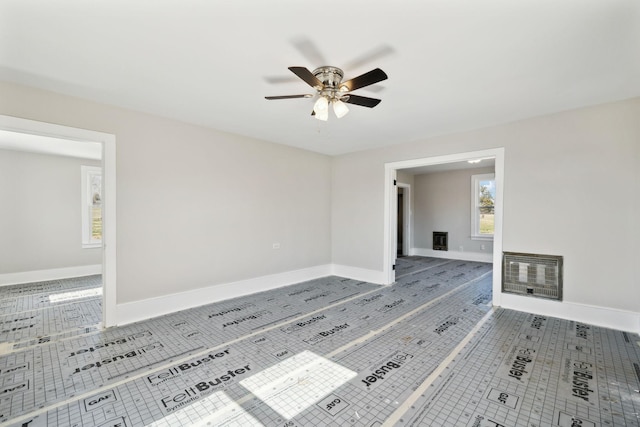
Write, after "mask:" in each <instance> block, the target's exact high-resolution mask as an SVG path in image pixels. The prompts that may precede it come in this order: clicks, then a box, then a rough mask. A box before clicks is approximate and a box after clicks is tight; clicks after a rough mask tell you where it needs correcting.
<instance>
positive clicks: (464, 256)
mask: <svg viewBox="0 0 640 427" xmlns="http://www.w3.org/2000/svg"><path fill="white" fill-rule="evenodd" d="M410 254H411V255H418V256H428V257H433V258H445V259H457V260H461V261H477V262H493V255H492V254H490V253H487V252H459V251H434V250H433V249H425V248H411V252H410Z"/></svg>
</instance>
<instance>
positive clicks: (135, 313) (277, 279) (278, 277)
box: [116, 264, 332, 326]
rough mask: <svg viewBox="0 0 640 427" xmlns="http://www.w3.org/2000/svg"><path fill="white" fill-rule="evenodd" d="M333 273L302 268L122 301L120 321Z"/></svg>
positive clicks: (327, 267) (328, 268)
mask: <svg viewBox="0 0 640 427" xmlns="http://www.w3.org/2000/svg"><path fill="white" fill-rule="evenodd" d="M331 272H332V268H331V265H330V264H325V265H319V266H316V267H310V268H304V269H301V270H294V271H287V272H284V273H278V274H271V275H268V276H261V277H256V278H253V279H247V280H239V281H237V282H231V283H223V284H220V285H214V286H208V287H206V288H200V289H194V290H192V291H187V292H180V293H177V294H171V295H165V296H162V297H158V298H150V299H145V300H142V301H134V302H130V303H126V304H118V305H117V306H116V324H117V325H119V326H122V325H126V324H128V323H133V322H138V321H140V320H145V319H148V318H151V317H157V316H162V315H164V314H169V313H173V312H176V311H180V310H186V309H188V308H193V307H198V306H201V305H205V304H211V303H214V302H219V301H223V300H227V299H231V298H236V297H240V296H243V295H249V294H254V293H256V292H262V291H267V290H270V289H276V288H280V287H282V286H287V285H292V284H294V283H300V282H305V281H307V280H313V279H317V278H320V277H326V276H330V275H331V274H332V273H331Z"/></svg>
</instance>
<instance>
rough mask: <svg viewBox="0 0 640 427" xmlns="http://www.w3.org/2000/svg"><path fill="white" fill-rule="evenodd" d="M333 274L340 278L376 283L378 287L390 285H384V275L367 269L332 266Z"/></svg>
mask: <svg viewBox="0 0 640 427" xmlns="http://www.w3.org/2000/svg"><path fill="white" fill-rule="evenodd" d="M332 274H333V275H335V276H340V277H347V278H349V279H353V280H360V281H363V282H369V283H375V284H377V285H388V283H384V282H385V280H384V273H383V272H382V271H377V270H369V269H366V268H359V267H350V266H348V265H340V264H332Z"/></svg>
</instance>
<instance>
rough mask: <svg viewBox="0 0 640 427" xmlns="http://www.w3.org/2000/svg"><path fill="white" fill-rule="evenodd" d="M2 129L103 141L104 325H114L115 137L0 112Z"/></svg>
mask: <svg viewBox="0 0 640 427" xmlns="http://www.w3.org/2000/svg"><path fill="white" fill-rule="evenodd" d="M0 130H8V131H12V132H19V133H25V134H30V135H40V136H47V137H52V138H61V139H67V140H71V141H80V142H90V143H96V142H99V143H101V144H102V185H103V191H104V194H103V200H102V203H103V204H102V215H103V216H102V242H103V250H102V287H103V290H102V291H103V304H102V324H103V325H104V326H105V327H108V326H113V325H114V324H115V319H116V317H115V313H116V311H115V309H116V290H117V286H116V137H115V135H112V134H108V133H103V132H96V131H92V130H87V129H79V128H73V127H69V126H62V125H56V124H52V123H45V122H38V121H35V120H27V119H22V118H19V117H11V116H4V115H0Z"/></svg>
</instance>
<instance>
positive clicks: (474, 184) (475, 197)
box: [471, 173, 496, 241]
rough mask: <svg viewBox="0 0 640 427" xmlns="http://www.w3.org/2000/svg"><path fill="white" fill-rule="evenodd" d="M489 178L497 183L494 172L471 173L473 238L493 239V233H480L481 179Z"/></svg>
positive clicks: (486, 179)
mask: <svg viewBox="0 0 640 427" xmlns="http://www.w3.org/2000/svg"><path fill="white" fill-rule="evenodd" d="M488 180H492V181H494V183H495V180H496V175H495V174H493V173H484V174H480V175H471V240H488V241H492V240H493V234H491V235H488V234H480V215H479V214H478V213H479V208H480V192H479V190H480V181H488ZM494 234H495V230H494Z"/></svg>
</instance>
